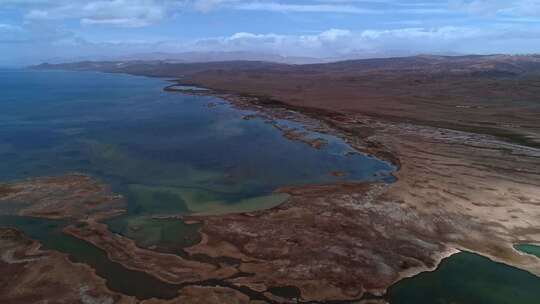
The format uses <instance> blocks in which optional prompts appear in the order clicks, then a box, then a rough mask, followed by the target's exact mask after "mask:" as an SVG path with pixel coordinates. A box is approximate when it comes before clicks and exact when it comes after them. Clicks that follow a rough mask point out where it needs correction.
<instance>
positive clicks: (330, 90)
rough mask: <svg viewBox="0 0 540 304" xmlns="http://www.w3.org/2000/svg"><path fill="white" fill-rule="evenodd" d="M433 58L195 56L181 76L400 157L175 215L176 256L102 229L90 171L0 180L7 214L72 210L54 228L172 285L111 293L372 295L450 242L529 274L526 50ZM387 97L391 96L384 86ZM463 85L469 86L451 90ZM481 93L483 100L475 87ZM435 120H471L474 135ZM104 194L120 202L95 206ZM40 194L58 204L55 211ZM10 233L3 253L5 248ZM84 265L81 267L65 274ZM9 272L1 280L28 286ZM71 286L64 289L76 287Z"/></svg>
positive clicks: (235, 298)
mask: <svg viewBox="0 0 540 304" xmlns="http://www.w3.org/2000/svg"><path fill="white" fill-rule="evenodd" d="M411 60H412V59H411ZM418 60H420V61H418ZM437 60H438V59H437ZM437 60H436V62H435V63H433V62H432V61H429V60H428V61H426V62H425V61H424V60H423V59H422V58H420V59H418V58H416V59H414V61H413V65H417V66H416V68H414V69H413V68H410V65H411V62H408V61H407V60H405V61H404V62H405V63H403V66H402V65H400V62H398V61H395V62H394V61H392V60H390V62H389V63H387V62H385V64H390V67H387V68H380V67H376V68H371V66H370V65H371V64H376V62H375V63H374V62H371V61H370V62H367V63H359V64H360V66H361V67H362V68H361V69H360V70H361V71H360V72H358V71H357V70H355V69H356V68H357V67H355V66H354V65H351V66H349V65H350V63H349V65H347V64H341V65H340V64H335V65H331V66H328V67H321V66H309V67H305V68H301V69H300V70H296V68H292V67H282V66H274V65H270V66H267V67H261V66H260V65H257V64H255V63H253V64H251V65H249V66H250V68H247V69H245V70H243V71H241V72H238V71H234V70H233V71H227V69H225V68H224V69H225V70H217V71H216V70H212V71H205V68H204V67H200V66H196V68H195V71H194V72H193V75H190V77H191V78H190V81H191V82H192V83H194V84H198V85H202V86H205V87H208V88H213V89H217V90H216V91H208V92H203V93H201V92H194V93H196V94H218V95H219V96H220V97H224V98H226V99H228V100H230V101H231V102H233V103H234V104H236V105H237V106H239V107H248V108H255V109H259V110H262V111H263V112H264V113H263V114H264V115H266V116H267V117H269V119H272V117H276V116H277V117H281V116H282V115H289V114H290V113H291V112H289V111H290V110H294V111H301V112H304V113H306V114H307V115H308V116H309V117H310V119H314V120H317V121H320V122H321V123H320V124H317V125H316V126H315V125H314V126H313V128H317V130H318V131H321V132H327V133H331V134H336V135H338V136H340V137H342V138H344V139H346V140H347V141H348V142H349V143H350V144H351V145H352V146H353V147H355V148H356V149H357V150H358V151H362V152H366V153H369V154H372V155H375V156H377V157H380V158H383V159H386V160H389V161H391V162H393V163H394V164H395V165H396V166H398V167H399V170H398V171H397V172H396V173H395V177H396V178H397V180H396V181H395V182H394V183H391V184H383V183H376V184H355V183H347V184H333V185H311V186H305V187H298V188H282V189H279V190H278V191H279V192H283V193H287V194H289V195H290V197H289V199H288V200H287V201H286V202H285V203H283V204H282V205H280V206H278V207H275V208H272V209H269V210H263V211H255V212H250V213H240V214H229V215H219V216H203V215H198V216H197V215H192V216H188V217H185V218H184V219H183V220H185V221H187V222H200V223H202V228H201V231H200V232H201V234H202V236H203V237H202V241H201V242H200V243H199V244H196V245H194V246H192V247H189V248H185V249H184V250H183V252H181V253H179V254H178V255H173V254H165V253H159V252H156V251H153V250H150V249H143V248H137V247H136V245H135V244H134V242H133V241H132V240H129V239H127V238H125V237H123V236H120V235H116V234H113V233H112V232H111V231H109V230H108V229H107V227H106V226H105V225H104V224H102V223H100V222H99V221H100V220H102V219H104V218H106V217H108V216H113V215H115V214H118V213H119V212H121V209H122V208H121V206H117V204H118V203H121V201H122V200H120V199H119V198H118V199H112V200H111V198H115V196H114V195H112V194H110V193H108V194H107V195H105V196H103V195H102V194H103V192H102V189H104V188H102V187H101V186H95V185H96V184H95V183H94V182H93V181H92V180H91V179H90V178H87V179H86V182H81V179H80V178H78V177H74V176H68V177H65V178H66V179H67V180H70V179H73V180H74V181H77V182H73V183H71V182H67V183H66V180H64V178H59V179H56V180H54V179H52V180H48V179H34V180H30V181H22V182H20V183H13V184H8V185H3V186H2V187H0V203H2V204H3V205H4V206H8V207H9V206H19V204H20V206H22V207H16V208H14V207H9V208H7V207H6V208H7V209H10V208H11V210H12V211H10V212H14V213H15V214H26V215H32V216H38V217H52V218H66V217H67V218H71V219H72V220H74V221H75V222H76V223H75V224H72V225H70V226H68V227H66V228H65V230H64V232H65V233H68V234H70V235H72V236H75V237H77V238H79V239H82V240H86V241H88V242H90V243H92V244H93V245H95V246H96V247H98V248H101V249H103V250H105V251H106V252H107V254H108V257H109V259H111V260H112V261H114V262H116V263H119V264H121V265H122V266H123V267H125V268H127V269H131V270H137V271H140V272H144V273H146V274H148V275H151V276H152V277H154V278H156V279H158V280H160V281H162V282H165V283H167V284H172V286H173V289H175V288H177V292H176V294H175V295H174V297H169V298H168V299H157V298H156V299H136V298H133V297H125V296H123V297H122V296H119V297H121V299H122V300H124V299H129V301H146V302H147V303H190V301H191V302H192V303H249V302H251V303H294V302H296V301H320V302H324V301H331V300H350V301H360V299H361V298H362V297H364V296H365V295H366V294H367V293H369V294H370V295H369V297H370V298H373V297H376V296H378V295H380V296H382V295H383V294H384V292H385V289H386V288H388V287H389V286H390V285H391V284H393V283H394V282H396V281H397V280H399V279H401V278H403V277H407V276H412V275H414V274H416V273H418V272H420V271H424V270H428V269H433V268H434V267H436V266H437V265H438V263H439V262H440V260H441V259H442V258H443V257H446V256H448V255H451V254H453V253H455V252H458V251H459V250H466V251H471V252H476V253H479V254H481V255H484V256H487V257H489V258H491V259H493V260H496V261H500V262H504V263H506V264H509V265H513V266H515V267H518V268H521V269H524V270H527V271H529V272H531V273H533V274H535V275H537V276H540V259H539V258H537V257H535V256H533V255H527V254H524V253H520V252H519V251H517V250H516V249H514V244H518V243H533V244H537V243H540V227H539V225H538V223H539V222H540V150H538V148H534V147H532V146H535V145H536V144H537V139H538V125H537V123H538V120H537V119H536V116H534V115H536V113H537V109H538V108H537V106H536V104H535V99H534V98H535V96H536V95H535V94H536V90H537V89H538V86H537V79H538V78H537V74H534V72H535V71H534V69H532V68H531V69H529V68H528V66H531V67H534V65H533V64H534V63H535V62H536V61H537V58H532V59H530V60H529V61H527V60H528V59H527V60H526V59H524V58H517V59H516V58H502V59H497V58H496V60H495V61H490V60H492V58H489V60H488V61H481V62H480V63H478V62H476V63H475V62H471V61H470V60H469V58H466V59H464V61H459V62H457V63H459V65H458V67H459V68H458V69H457V70H455V69H453V68H452V67H455V64H456V62H450V63H449V65H442V64H439V63H438V62H437ZM473 61H474V60H473ZM221 65H223V64H221ZM252 65H253V66H255V67H253V68H252V67H251V66H252ZM365 65H366V66H367V68H366V66H365ZM396 66H397V67H396ZM426 66H427V68H425V67H426ZM144 67H147V66H144ZM419 67H421V68H419ZM130 68H133V69H132V70H127V71H117V70H113V71H115V72H132V73H135V74H141V73H142V74H144V73H146V75H152V76H170V77H173V76H175V75H178V74H180V73H181V72H182V74H183V73H184V72H183V71H177V70H175V68H177V67H176V66H172V65H171V66H168V65H161V66H160V69H165V68H169V70H159V71H152V70H148V69H145V71H150V72H144V73H143V72H140V71H138V70H137V68H138V67H137V66H135V67H130ZM261 69H262V70H261ZM426 69H427V70H426ZM428 70H429V71H428ZM388 71H390V72H388ZM398 71H399V73H401V74H397V73H398ZM394 74H396V75H397V76H395V75H394ZM310 75H311V76H310ZM445 75H446V76H445ZM277 76H279V77H277ZM473 80H474V81H473ZM458 88H460V89H459V90H456V89H458ZM523 88H526V90H522V89H523ZM224 90H225V91H226V90H228V92H224ZM418 92H424V93H423V94H420V95H419V94H418ZM240 95H242V97H241V96H240ZM399 95H403V96H402V97H400V98H398V99H395V98H394V97H396V96H399ZM257 96H259V97H257ZM466 96H470V99H469V100H467V99H463V97H466ZM486 96H487V97H490V98H491V99H490V98H487V99H490V100H489V101H486ZM278 100H279V101H278ZM335 100H338V101H336V102H335V103H331V102H330V101H335ZM491 100H495V101H496V103H489V102H491ZM375 101H377V102H375ZM509 101H511V102H509ZM265 109H266V110H265ZM480 110H481V111H480ZM287 113H289V114H287ZM401 114H403V115H402V116H403V117H404V118H403V117H401V118H400V115H401ZM290 115H292V116H295V115H293V114H290ZM478 117H480V119H478V120H475V118H478ZM300 119H301V118H300ZM410 121H413V123H411V122H410ZM434 126H448V127H455V129H460V130H464V129H472V131H474V134H473V133H465V132H460V131H454V130H449V129H442V128H437V127H434ZM486 126H488V127H486ZM486 128H488V129H489V130H487V129H486ZM501 131H504V132H502V134H501ZM505 132H506V133H505ZM482 133H484V134H486V133H488V134H494V135H497V136H498V138H496V137H493V136H491V135H482ZM495 133H496V134H495ZM516 134H517V135H519V136H517V135H516ZM293 135H294V136H293ZM514 135H516V136H517V137H516V136H514ZM289 137H290V138H291V139H296V138H295V137H297V136H296V135H295V134H290V136H289ZM501 138H503V139H505V141H503V140H501ZM509 142H513V143H509ZM517 142H521V143H527V144H529V146H524V145H519V144H517ZM313 146H317V144H313ZM46 181H52V182H51V183H47V182H46ZM66 185H69V187H67V188H66V187H65V186H66ZM92 185H94V186H92ZM17 189H23V190H20V191H19V190H17ZM30 189H35V190H36V192H34V191H33V190H32V191H29V190H30ZM59 189H60V191H58V190H59ZM62 189H63V190H62ZM79 189H86V190H84V191H83V192H82V193H81V191H80V190H79ZM94 192H95V193H94ZM34 193H37V194H34ZM58 193H61V194H62V195H60V196H59V195H58ZM73 193H78V194H77V195H74V194H73ZM90 193H93V194H90ZM38 194H39V195H38ZM79 196H82V197H83V198H91V199H88V200H87V199H83V200H82V201H83V202H84V201H86V202H91V203H84V204H81V203H80V202H81V200H79V199H74V198H78V197H79ZM96 199H97V200H96ZM101 201H102V202H108V203H107V204H109V205H111V206H114V207H113V208H112V209H113V210H116V211H114V212H111V213H108V211H104V210H105V209H101V207H99V208H94V207H93V206H101V204H100V203H99V202H101ZM48 206H54V208H52V210H53V211H54V212H52V213H51V212H50V208H49V207H48ZM73 206H76V207H73ZM6 212H7V211H6ZM10 231H12V230H10ZM12 233H15V232H13V231H12ZM10 244H11V243H10ZM9 246H12V245H9ZM9 246H8V247H3V248H7V249H2V252H3V253H5V252H9V250H10V249H9V248H12V247H9ZM34 246H35V245H34ZM51 254H52V253H51ZM4 256H5V255H4ZM63 261H64V262H60V261H59V260H57V259H54V258H49V259H48V262H47V263H48V264H49V265H56V264H57V263H64V264H66V266H65V267H75V266H74V265H72V264H70V263H69V262H66V260H65V259H64V260H63ZM85 275H87V274H85V272H82V271H81V272H80V274H78V275H77V276H80V277H78V278H77V279H73V280H72V281H73V286H75V285H76V282H79V281H80V280H83V278H85V277H84V276H85ZM30 277H31V276H29V278H30ZM39 280H41V281H42V282H43V284H46V282H50V278H40V279H39ZM78 280H79V281H78ZM89 280H90V279H89ZM92 280H94V281H96V282H98V281H99V280H98V278H96V277H93V278H92ZM17 282H18V283H17V284H11V285H9V286H7V287H3V288H8V289H10V290H28V289H26V288H29V286H32V285H28V284H29V283H28V281H24V280H23V281H17ZM96 284H97V283H96ZM73 286H71V285H69V284H67V285H62V287H61V288H63V289H66V290H77V289H73V288H74V287H73ZM95 286H98V285H95ZM100 286H101V287H94V289H93V290H94V292H95V294H94V295H93V296H95V297H113V295H114V292H113V291H111V290H109V289H107V288H106V287H103V285H100ZM77 288H78V287H77ZM6 292H9V293H10V294H12V293H13V292H14V291H6ZM65 293H66V294H67V293H68V291H65ZM77 295H79V298H78V299H77V301H80V302H83V301H84V299H83V297H82V295H80V294H79V293H74V292H72V293H71V294H70V297H74V298H76V297H77ZM119 299H120V298H119ZM126 301H127V300H126ZM212 301H213V302H212ZM366 301H367V302H365V303H370V301H375V302H381V303H382V302H384V300H383V299H378V300H369V301H368V300H366ZM19 303H20V301H19Z"/></svg>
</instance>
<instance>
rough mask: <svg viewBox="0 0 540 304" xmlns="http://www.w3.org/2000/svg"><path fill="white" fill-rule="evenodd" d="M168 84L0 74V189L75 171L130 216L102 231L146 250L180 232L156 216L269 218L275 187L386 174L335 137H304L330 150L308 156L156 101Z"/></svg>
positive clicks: (275, 136) (252, 128)
mask: <svg viewBox="0 0 540 304" xmlns="http://www.w3.org/2000/svg"><path fill="white" fill-rule="evenodd" d="M168 84H169V83H168V82H167V81H166V80H163V79H156V78H146V77H137V76H130V75H121V74H105V73H96V72H70V71H34V70H0V90H1V92H2V96H1V97H0V181H9V180H14V179H21V178H26V177H35V176H48V175H58V174H63V173H66V172H74V171H76V172H82V173H86V174H90V175H92V176H95V177H97V178H100V179H101V180H103V181H105V182H107V183H109V184H111V185H112V186H113V189H114V190H115V191H116V192H117V193H120V194H123V195H124V196H125V197H126V198H127V199H128V204H129V213H128V214H127V215H125V216H122V217H119V218H116V219H113V220H111V221H109V222H108V224H109V225H110V227H111V229H113V230H114V231H116V232H119V233H124V234H127V235H129V236H130V237H132V238H135V239H136V240H137V241H138V242H139V244H140V245H144V246H152V245H156V244H158V243H160V242H165V240H166V239H168V238H171V235H174V234H175V233H176V232H181V231H184V230H185V229H189V227H186V226H185V225H180V226H179V224H178V223H177V222H174V224H172V223H171V221H167V220H156V219H154V218H152V217H153V216H156V215H172V214H186V213H193V212H204V213H224V212H238V211H250V210H257V209H263V208H269V207H272V206H275V205H277V204H279V203H281V202H283V201H284V200H285V199H286V195H283V194H274V193H273V191H274V190H275V189H277V188H279V187H280V186H285V185H301V184H310V183H328V182H338V181H343V180H355V181H356V180H376V179H384V178H388V174H389V173H390V172H391V171H392V167H391V166H390V165H389V164H388V163H385V162H382V161H380V160H377V159H375V158H371V157H367V156H365V155H362V154H358V153H350V152H352V149H351V148H350V147H349V146H348V145H347V144H346V143H344V142H343V141H342V140H341V139H339V138H337V137H333V136H328V135H324V134H317V133H312V134H310V135H309V136H312V137H321V138H324V139H325V140H326V141H327V142H328V144H327V145H325V146H323V147H322V148H321V149H315V148H313V147H311V146H310V145H308V144H306V143H305V142H301V141H295V140H289V139H287V138H285V137H284V136H283V134H282V131H280V130H279V129H278V128H276V127H275V126H274V124H272V123H269V122H268V121H265V120H264V119H262V118H255V119H243V118H244V117H245V116H246V115H249V114H253V112H250V111H246V110H239V109H236V108H234V107H233V106H231V105H230V104H228V103H227V102H225V101H224V100H221V99H217V98H214V97H202V96H190V95H185V94H180V93H174V92H165V91H163V88H164V87H165V86H166V85H168ZM215 105H217V106H215ZM274 123H277V124H282V125H286V126H287V127H289V128H290V127H291V126H293V127H297V128H302V126H301V125H299V124H297V123H294V122H288V121H277V122H274ZM335 172H340V174H332V173H335ZM336 175H338V176H336ZM130 228H136V229H130ZM176 239H181V238H176ZM169 245H170V246H173V247H174V244H169ZM176 245H178V246H181V245H184V244H176Z"/></svg>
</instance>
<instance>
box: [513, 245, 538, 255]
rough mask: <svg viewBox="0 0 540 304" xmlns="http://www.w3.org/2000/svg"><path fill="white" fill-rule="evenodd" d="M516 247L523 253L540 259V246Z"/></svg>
mask: <svg viewBox="0 0 540 304" xmlns="http://www.w3.org/2000/svg"><path fill="white" fill-rule="evenodd" d="M514 247H515V248H516V249H517V250H519V251H521V252H524V253H528V254H532V255H535V256H537V257H539V258H540V246H537V245H531V244H519V245H516V246H514Z"/></svg>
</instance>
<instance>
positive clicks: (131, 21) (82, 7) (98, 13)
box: [25, 0, 181, 27]
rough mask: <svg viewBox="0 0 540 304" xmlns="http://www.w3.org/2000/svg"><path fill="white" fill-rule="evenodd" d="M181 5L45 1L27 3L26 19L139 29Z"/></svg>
mask: <svg viewBox="0 0 540 304" xmlns="http://www.w3.org/2000/svg"><path fill="white" fill-rule="evenodd" d="M180 4H181V2H180V1H167V0H100V1H79V0H74V1H63V0H60V1H56V2H50V3H49V4H48V5H45V4H44V3H42V1H36V0H28V1H27V3H26V5H27V6H28V7H29V10H28V11H27V13H26V15H25V18H26V19H27V20H30V21H34V20H61V19H79V20H80V21H81V23H82V24H110V25H117V26H127V27H140V26H147V25H150V24H155V23H158V22H160V21H161V20H163V19H165V18H166V17H167V16H168V15H169V13H170V11H171V10H172V9H173V8H176V7H178V6H179V5H180Z"/></svg>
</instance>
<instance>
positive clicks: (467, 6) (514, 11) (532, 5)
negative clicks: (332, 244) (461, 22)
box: [450, 0, 540, 17]
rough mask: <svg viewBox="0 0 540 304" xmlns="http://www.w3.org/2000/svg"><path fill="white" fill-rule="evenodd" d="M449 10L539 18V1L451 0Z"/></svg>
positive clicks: (484, 14) (483, 14)
mask: <svg viewBox="0 0 540 304" xmlns="http://www.w3.org/2000/svg"><path fill="white" fill-rule="evenodd" d="M450 8H453V9H458V10H462V11H465V12H468V13H471V14H478V15H482V16H491V17H497V16H512V17H540V1H539V0H452V1H450Z"/></svg>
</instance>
